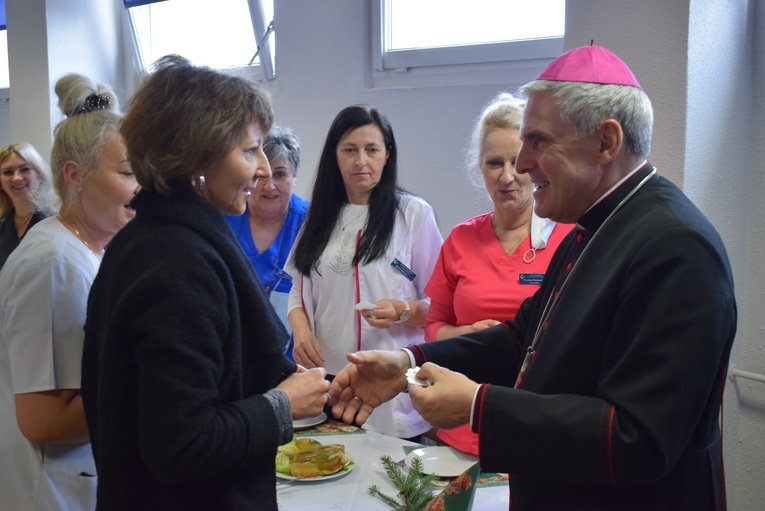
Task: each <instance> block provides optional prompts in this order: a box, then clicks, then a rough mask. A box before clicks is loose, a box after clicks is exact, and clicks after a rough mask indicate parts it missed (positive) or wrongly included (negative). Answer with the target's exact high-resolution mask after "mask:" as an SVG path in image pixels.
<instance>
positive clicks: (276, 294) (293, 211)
mask: <svg viewBox="0 0 765 511" xmlns="http://www.w3.org/2000/svg"><path fill="white" fill-rule="evenodd" d="M263 151H264V152H265V153H266V157H267V158H268V163H269V164H270V165H271V178H270V179H259V180H258V184H257V186H256V187H255V189H254V190H253V191H252V196H251V197H250V198H249V199H248V200H247V211H246V212H245V213H244V214H243V215H240V216H230V215H226V220H228V224H229V225H230V226H231V229H232V230H233V231H234V234H235V235H236V237H237V239H238V240H239V243H240V244H241V245H242V248H243V249H244V252H245V254H247V257H248V258H249V259H250V262H252V265H253V266H254V267H255V271H256V272H257V274H258V277H260V281H261V282H262V283H263V286H265V288H266V293H268V296H269V299H270V301H271V304H272V305H273V306H274V309H275V310H276V312H277V314H278V315H279V318H280V319H281V320H282V323H284V326H285V327H286V328H287V331H288V332H291V330H290V325H289V322H288V321H287V297H288V296H289V292H290V289H291V288H292V277H290V275H289V274H288V273H286V272H285V271H284V270H283V268H284V262H285V261H286V260H287V256H288V255H289V253H290V249H292V244H293V243H294V242H295V238H296V237H297V234H298V231H299V230H300V226H301V225H303V219H305V215H306V212H307V211H308V201H306V200H305V199H303V198H302V197H300V196H298V195H295V194H294V193H293V191H294V189H295V184H296V183H297V170H298V167H299V166H300V141H299V140H298V138H297V137H296V136H295V134H294V133H293V132H292V130H290V129H289V128H280V127H274V128H272V129H271V131H270V132H269V134H268V135H267V136H266V137H265V138H264V139H263ZM286 348H287V355H288V356H289V357H290V358H291V357H292V341H291V339H290V341H289V342H288V346H287V347H286Z"/></svg>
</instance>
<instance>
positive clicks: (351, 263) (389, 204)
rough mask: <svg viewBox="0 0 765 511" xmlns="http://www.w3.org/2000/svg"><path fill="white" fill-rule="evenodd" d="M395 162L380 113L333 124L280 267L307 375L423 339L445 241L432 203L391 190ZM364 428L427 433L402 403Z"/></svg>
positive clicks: (353, 113)
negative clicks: (359, 354)
mask: <svg viewBox="0 0 765 511" xmlns="http://www.w3.org/2000/svg"><path fill="white" fill-rule="evenodd" d="M397 163H398V162H397V149H396V139H395V137H394V135H393V129H392V128H391V126H390V123H389V122H388V120H387V119H386V118H385V116H384V115H383V114H382V112H380V111H379V110H378V109H376V108H373V107H369V106H365V105H359V106H351V107H348V108H345V109H344V110H342V111H341V112H340V113H339V114H338V115H337V117H335V120H334V122H333V123H332V126H331V127H330V129H329V134H328V135H327V139H326V142H325V144H324V149H323V151H322V155H321V158H320V161H319V168H318V171H317V175H316V180H315V183H314V188H313V194H312V197H311V207H310V208H309V210H308V215H307V217H306V221H305V224H304V226H303V229H302V231H301V234H300V236H299V237H298V241H297V243H296V244H295V247H294V248H293V253H292V256H291V258H290V261H289V262H288V271H289V272H290V273H291V274H292V278H293V279H292V291H291V293H290V302H289V316H288V317H289V322H290V324H291V325H292V331H293V335H294V341H295V347H294V350H293V356H294V358H295V361H296V362H298V363H300V364H302V365H304V366H305V367H324V368H325V369H326V370H327V372H328V373H329V374H336V373H337V372H338V371H340V369H342V368H343V367H344V366H345V364H346V359H345V355H346V354H347V353H349V352H352V351H357V350H360V349H395V348H401V347H404V346H407V345H409V344H412V343H414V342H420V341H422V340H423V330H422V327H423V325H424V324H425V317H426V316H427V313H428V307H429V299H428V298H427V297H426V296H425V293H424V289H425V285H426V284H427V282H428V279H429V278H430V274H431V273H432V271H433V267H434V265H435V262H436V259H437V257H438V252H439V250H440V248H441V244H442V243H443V238H442V237H441V233H440V232H439V230H438V226H437V225H436V220H435V216H434V215H433V209H432V208H431V207H430V205H429V204H428V203H427V202H425V201H424V200H422V199H421V198H419V197H416V196H414V195H411V194H409V193H406V192H405V191H403V190H402V189H401V188H399V187H398V176H397V173H398V168H397ZM354 304H356V305H355V306H354ZM366 424H367V426H368V427H369V429H371V430H374V431H379V432H381V433H386V434H390V435H394V436H398V437H402V438H411V437H416V436H419V435H421V434H422V433H424V432H425V431H427V430H428V429H430V426H429V425H428V423H427V422H425V421H424V420H423V419H422V418H421V417H420V416H419V414H417V412H416V411H415V410H414V408H412V404H411V401H410V400H409V398H408V396H401V397H400V398H399V399H397V400H394V401H392V402H390V403H388V404H387V405H386V406H385V407H382V408H380V409H379V410H378V411H377V413H376V414H375V416H374V417H372V418H371V420H369V421H367V423H366Z"/></svg>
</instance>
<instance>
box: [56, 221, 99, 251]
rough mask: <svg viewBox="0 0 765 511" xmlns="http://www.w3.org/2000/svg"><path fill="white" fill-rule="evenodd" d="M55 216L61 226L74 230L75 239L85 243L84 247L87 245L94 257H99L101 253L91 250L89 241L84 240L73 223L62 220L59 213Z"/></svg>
mask: <svg viewBox="0 0 765 511" xmlns="http://www.w3.org/2000/svg"><path fill="white" fill-rule="evenodd" d="M56 217H57V218H58V221H59V222H61V223H62V224H63V226H64V227H66V228H67V229H69V230H70V231H74V235H75V236H76V237H77V239H78V240H80V241H81V242H82V244H83V245H85V246H86V247H88V250H90V251H91V252H92V253H93V254H94V255H95V256H96V257H98V258H99V259H100V258H101V255H100V254H98V252H96V251H95V250H93V249H92V248H91V247H90V243H88V242H87V241H86V240H85V237H84V236H83V235H82V234H80V231H79V229H77V227H75V226H74V224H73V223H71V222H68V221H67V222H65V221H64V219H63V218H62V217H61V215H56Z"/></svg>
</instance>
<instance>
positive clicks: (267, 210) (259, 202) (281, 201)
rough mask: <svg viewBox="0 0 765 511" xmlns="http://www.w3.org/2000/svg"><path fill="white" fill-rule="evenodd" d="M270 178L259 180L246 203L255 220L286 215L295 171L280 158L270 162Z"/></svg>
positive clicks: (284, 159) (288, 163)
mask: <svg viewBox="0 0 765 511" xmlns="http://www.w3.org/2000/svg"><path fill="white" fill-rule="evenodd" d="M270 164H271V178H270V179H266V178H263V179H259V180H258V185H257V186H256V187H255V189H254V190H253V191H252V196H251V197H250V200H249V201H247V205H248V207H249V211H250V214H251V215H255V217H256V218H264V219H265V218H276V217H283V216H284V215H286V214H287V210H289V206H290V198H291V197H292V192H293V190H294V189H295V184H296V183H297V176H296V175H295V169H294V168H293V167H292V163H290V161H289V159H288V158H285V157H280V158H276V159H274V161H272V162H270Z"/></svg>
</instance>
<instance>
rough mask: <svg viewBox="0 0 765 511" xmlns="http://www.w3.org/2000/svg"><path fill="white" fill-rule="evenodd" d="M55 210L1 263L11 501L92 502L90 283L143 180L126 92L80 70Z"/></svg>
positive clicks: (1, 369)
mask: <svg viewBox="0 0 765 511" xmlns="http://www.w3.org/2000/svg"><path fill="white" fill-rule="evenodd" d="M55 90H56V94H57V95H58V97H59V106H60V108H61V110H62V111H63V112H64V114H65V115H66V116H67V118H66V119H65V120H63V121H62V122H61V123H59V124H58V126H57V127H56V130H55V139H54V142H53V151H52V155H51V161H52V165H51V167H52V169H53V184H54V186H55V189H56V192H57V193H58V195H59V197H60V198H61V209H60V212H59V214H58V215H56V216H51V217H49V218H46V219H44V220H42V221H40V222H39V223H38V224H37V225H36V226H35V228H34V229H33V230H32V231H30V232H29V233H28V234H27V236H25V237H24V240H23V241H22V242H21V244H20V245H19V247H18V248H17V249H16V250H15V251H14V252H13V253H12V254H11V255H10V257H9V258H8V260H7V262H6V265H5V267H4V268H3V271H2V272H1V273H0V473H2V474H3V476H2V477H0V495H2V502H3V504H2V507H3V509H23V510H28V509H46V510H56V509H66V510H87V509H94V508H95V497H96V470H95V463H94V461H93V454H92V451H91V447H90V443H89V434H88V428H87V425H86V421H85V412H84V409H83V403H82V398H81V396H80V372H81V363H82V347H83V338H84V330H83V327H84V324H85V313H86V307H87V299H88V293H89V292H90V286H91V284H92V282H93V279H94V278H95V276H96V273H97V271H98V269H99V266H100V264H101V257H102V256H103V253H104V248H105V247H106V244H107V243H108V242H109V241H110V240H111V238H112V236H114V234H116V232H117V231H118V230H120V229H121V228H122V227H123V226H124V225H125V224H126V223H127V222H128V221H129V220H130V219H131V218H133V216H134V212H133V210H132V209H131V208H130V200H131V199H132V198H133V195H134V193H135V191H136V188H137V185H136V181H135V177H134V176H133V172H132V170H131V168H130V165H129V163H128V161H127V155H126V151H125V147H124V145H123V143H122V137H121V136H120V134H119V131H118V126H119V123H120V120H121V117H120V115H119V114H118V113H117V99H116V97H115V96H114V94H113V93H112V92H111V90H109V89H108V88H107V87H105V86H103V85H99V84H96V83H94V82H92V81H91V80H90V79H88V78H86V77H84V76H80V75H67V76H65V77H63V78H61V79H60V80H59V81H58V82H57V83H56V87H55Z"/></svg>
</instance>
